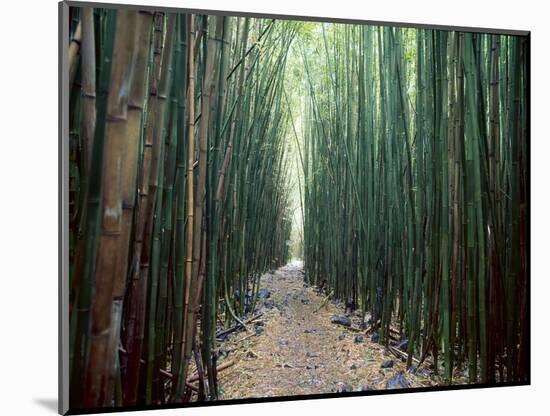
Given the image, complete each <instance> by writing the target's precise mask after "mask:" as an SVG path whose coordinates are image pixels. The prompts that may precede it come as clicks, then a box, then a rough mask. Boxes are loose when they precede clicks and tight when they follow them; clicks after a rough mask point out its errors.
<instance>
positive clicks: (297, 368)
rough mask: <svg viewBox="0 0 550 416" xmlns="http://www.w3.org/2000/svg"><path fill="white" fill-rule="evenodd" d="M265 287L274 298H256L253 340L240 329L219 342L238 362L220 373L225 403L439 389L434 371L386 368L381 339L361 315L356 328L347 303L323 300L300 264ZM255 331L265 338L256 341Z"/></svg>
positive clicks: (323, 295)
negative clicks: (363, 327)
mask: <svg viewBox="0 0 550 416" xmlns="http://www.w3.org/2000/svg"><path fill="white" fill-rule="evenodd" d="M262 288H265V290H266V291H267V292H269V298H263V299H260V296H258V298H259V299H258V303H259V305H258V306H259V311H261V312H263V316H262V319H261V321H258V323H256V324H254V325H253V326H252V328H253V329H254V331H250V332H251V334H247V335H246V337H247V339H246V340H244V341H242V338H243V336H242V333H241V334H240V335H239V334H238V332H240V331H238V332H234V333H231V334H228V339H227V340H223V341H221V340H220V339H219V338H218V341H219V342H221V344H218V345H220V347H219V350H220V352H221V351H223V352H224V354H223V357H224V359H223V360H224V361H226V360H234V361H235V365H233V366H232V367H231V368H228V369H227V370H225V371H223V372H220V373H219V385H220V387H221V388H222V389H223V391H224V395H223V398H224V399H237V398H238V399H241V398H252V397H276V396H293V395H307V394H323V393H331V392H332V393H333V392H352V391H370V390H378V389H384V388H408V387H422V386H429V385H433V384H434V381H433V377H426V375H427V373H428V371H429V370H422V371H421V370H418V373H417V374H410V373H407V368H406V367H405V363H402V362H401V361H400V360H396V361H395V362H393V367H392V370H388V369H386V370H384V369H381V365H382V363H383V362H384V361H390V360H389V359H388V358H387V357H386V356H385V354H384V353H385V351H386V349H385V347H384V346H382V345H380V344H378V343H376V342H373V341H374V339H377V336H378V334H377V333H371V334H366V331H364V330H360V323H361V322H360V321H359V320H360V319H363V317H362V316H356V315H358V313H357V311H355V312H354V314H352V316H353V317H354V321H355V319H358V322H357V323H355V324H354V323H353V321H352V318H351V317H350V316H347V315H346V314H345V310H344V307H345V304H344V303H338V302H337V304H335V303H332V302H326V303H325V302H324V300H325V299H328V297H327V295H326V293H323V292H321V293H317V291H316V288H315V287H313V286H308V285H304V281H303V274H302V265H301V263H292V264H289V265H287V266H285V267H282V268H281V269H279V270H277V271H275V272H273V274H271V275H264V276H262ZM261 290H262V289H260V291H261ZM260 291H259V292H260ZM259 292H258V295H259ZM262 293H266V292H262ZM268 306H270V308H268ZM320 306H321V307H320ZM366 320H367V322H368V321H369V320H370V317H369V316H366ZM335 321H336V322H335ZM335 324H336V325H338V326H339V328H338V326H335ZM352 325H353V326H352ZM252 328H251V329H252ZM256 331H258V332H259V333H260V334H261V336H254V335H256ZM358 332H359V333H358ZM367 335H368V336H367ZM226 346H227V347H226ZM392 348H394V349H396V350H398V348H399V347H398V346H397V347H392ZM249 351H251V352H252V353H253V356H251V354H249ZM399 351H400V352H401V350H399ZM387 353H388V354H392V353H391V352H390V351H387ZM384 372H386V373H387V374H385V373H384ZM432 374H433V371H432ZM388 377H389V378H388ZM387 386H388V387H387Z"/></svg>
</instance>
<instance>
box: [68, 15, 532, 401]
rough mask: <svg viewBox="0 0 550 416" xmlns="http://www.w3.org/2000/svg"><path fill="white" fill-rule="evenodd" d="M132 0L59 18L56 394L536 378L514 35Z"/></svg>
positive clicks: (525, 76)
mask: <svg viewBox="0 0 550 416" xmlns="http://www.w3.org/2000/svg"><path fill="white" fill-rule="evenodd" d="M132 7H133V8H132ZM132 7H131V8H124V9H118V10H116V9H112V8H90V7H71V8H70V9H69V12H68V21H66V24H67V25H68V28H69V29H68V35H69V37H68V39H64V42H66V50H67V51H68V61H67V62H68V68H67V70H68V74H67V77H66V81H67V82H68V86H69V96H68V103H69V105H68V109H69V114H68V117H69V132H68V135H67V140H68V142H69V143H68V149H69V150H68V157H69V185H68V186H69V188H68V189H69V193H68V202H69V207H68V212H69V229H68V232H69V253H68V254H69V274H68V276H67V277H66V278H67V279H69V282H68V287H69V292H68V295H69V299H68V303H69V306H68V313H69V316H68V317H67V319H68V322H69V337H68V338H69V352H70V354H69V357H68V360H69V364H68V368H69V382H70V383H69V389H70V396H69V397H70V407H71V409H83V408H87V409H102V408H111V407H124V408H130V407H134V406H141V407H148V406H150V407H153V406H159V405H174V404H186V403H190V402H197V401H212V400H232V399H246V398H263V397H277V396H279V397H280V396H293V395H308V394H341V393H345V392H352V391H377V390H386V389H398V388H401V389H412V390H414V389H415V388H426V387H437V386H452V385H464V384H478V385H500V384H502V385H507V384H508V385H509V384H521V383H527V382H529V369H530V358H529V351H530V345H529V339H530V333H529V308H530V305H529V242H528V241H529V240H528V233H529V210H530V207H529V127H528V126H529V101H528V96H529V95H528V92H529V38H528V36H522V35H516V34H513V35H506V34H497V33H493V32H491V31H489V30H487V31H485V32H482V31H475V32H467V31H453V30H451V29H446V30H442V29H437V30H435V29H429V28H413V27H406V26H403V25H401V26H394V25H373V24H366V23H365V24H358V23H355V24H350V23H327V22H325V23H323V22H311V21H296V20H291V19H286V18H285V19H279V18H278V19H273V18H269V17H264V18H259V17H250V16H242V17H236V16H229V15H223V14H217V15H201V14H185V12H181V13H174V12H167V11H162V10H158V11H155V10H152V9H149V10H139V9H138V8H137V7H134V6H132Z"/></svg>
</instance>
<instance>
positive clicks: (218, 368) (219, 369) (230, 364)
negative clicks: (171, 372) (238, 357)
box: [187, 361, 235, 383]
mask: <svg viewBox="0 0 550 416" xmlns="http://www.w3.org/2000/svg"><path fill="white" fill-rule="evenodd" d="M233 364H235V361H227V362H225V363H223V364H221V365H220V366H219V367H216V372H220V371H222V370H225V369H226V368H229V367H231V366H232V365H233ZM198 380H199V375H198V374H196V375H194V376H193V377H191V378H189V379H188V380H187V383H193V382H195V381H198Z"/></svg>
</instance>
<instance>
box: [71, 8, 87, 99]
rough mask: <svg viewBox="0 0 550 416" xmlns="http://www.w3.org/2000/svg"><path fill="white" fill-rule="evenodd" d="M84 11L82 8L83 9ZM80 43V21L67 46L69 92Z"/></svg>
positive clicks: (74, 73)
mask: <svg viewBox="0 0 550 416" xmlns="http://www.w3.org/2000/svg"><path fill="white" fill-rule="evenodd" d="M83 10H84V8H83ZM81 41H82V20H81V21H80V22H78V25H77V26H76V30H75V31H74V35H73V38H72V39H71V43H70V45H69V90H70V89H71V88H72V87H73V83H74V79H75V77H76V70H77V69H78V61H79V59H78V58H79V53H80V43H81Z"/></svg>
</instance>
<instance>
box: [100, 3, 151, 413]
mask: <svg viewBox="0 0 550 416" xmlns="http://www.w3.org/2000/svg"><path fill="white" fill-rule="evenodd" d="M152 22H153V14H152V13H151V12H147V11H140V12H138V15H137V30H136V32H137V35H136V46H135V50H136V58H135V65H134V69H133V77H132V83H131V85H130V93H129V97H128V116H127V118H128V123H127V133H126V136H125V137H123V142H122V144H121V146H122V148H123V149H124V155H123V158H122V160H121V166H120V169H121V173H120V175H121V176H120V191H121V194H122V220H121V221H122V223H121V236H120V238H119V246H118V249H117V251H118V253H119V258H120V259H121V261H118V262H117V272H116V274H115V281H114V283H113V305H112V308H113V312H112V319H111V333H110V341H109V351H111V353H112V354H113V357H111V362H110V368H109V370H108V371H109V379H108V382H107V384H106V388H105V391H106V393H108V392H112V391H114V386H115V382H116V377H120V375H119V372H118V368H117V366H116V362H117V361H116V355H117V354H118V346H119V345H118V344H119V342H120V324H121V320H122V306H123V299H124V293H125V289H126V277H127V268H128V261H127V259H128V252H129V247H130V235H131V232H132V221H133V216H134V208H135V199H136V178H137V167H138V157H139V144H140V138H141V127H142V123H141V119H142V117H143V107H144V97H145V87H146V80H147V73H148V71H147V64H148V60H149V50H150V39H151V28H152ZM105 397H106V399H107V394H105ZM117 404H119V403H117ZM104 405H105V406H109V405H110V402H106V403H104Z"/></svg>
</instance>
